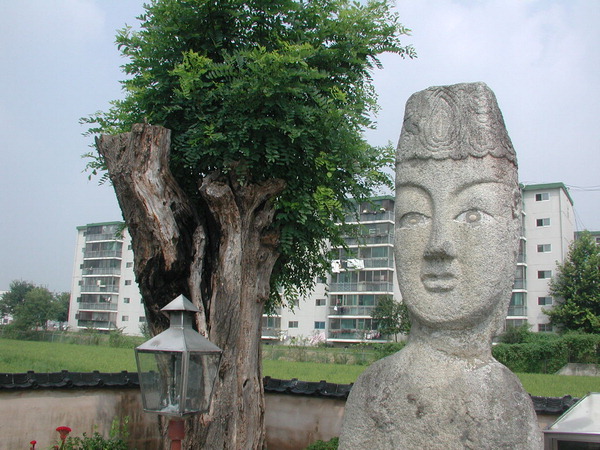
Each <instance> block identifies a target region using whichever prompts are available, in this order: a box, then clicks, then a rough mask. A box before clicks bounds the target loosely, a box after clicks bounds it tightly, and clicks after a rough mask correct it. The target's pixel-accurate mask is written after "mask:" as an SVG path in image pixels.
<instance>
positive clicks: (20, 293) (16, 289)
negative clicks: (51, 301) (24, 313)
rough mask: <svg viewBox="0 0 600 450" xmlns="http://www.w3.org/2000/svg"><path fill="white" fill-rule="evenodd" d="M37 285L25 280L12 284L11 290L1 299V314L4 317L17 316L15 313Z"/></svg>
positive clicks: (15, 281)
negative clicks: (6, 315) (8, 315)
mask: <svg viewBox="0 0 600 450" xmlns="http://www.w3.org/2000/svg"><path fill="white" fill-rule="evenodd" d="M34 288H35V285H34V284H32V283H30V282H28V281H23V280H14V281H12V282H11V283H10V286H9V290H8V291H7V292H5V293H4V294H3V295H2V297H1V298H0V313H1V314H2V315H5V314H10V315H11V316H14V315H15V311H16V310H17V308H18V307H19V305H21V304H22V303H23V302H24V301H25V296H26V295H27V293H28V292H29V291H31V290H32V289H34Z"/></svg>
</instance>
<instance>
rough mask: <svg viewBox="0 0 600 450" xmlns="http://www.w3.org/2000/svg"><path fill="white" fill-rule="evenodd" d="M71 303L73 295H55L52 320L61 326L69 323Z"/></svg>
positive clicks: (66, 293)
mask: <svg viewBox="0 0 600 450" xmlns="http://www.w3.org/2000/svg"><path fill="white" fill-rule="evenodd" d="M70 301H71V294H70V293H69V292H61V293H59V294H55V295H54V301H53V303H52V314H51V317H50V320H55V321H57V322H59V323H60V324H61V329H62V324H63V323H65V322H68V320H69V303H70Z"/></svg>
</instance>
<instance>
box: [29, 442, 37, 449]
mask: <svg viewBox="0 0 600 450" xmlns="http://www.w3.org/2000/svg"><path fill="white" fill-rule="evenodd" d="M30 444H31V450H35V444H37V441H31V442H30Z"/></svg>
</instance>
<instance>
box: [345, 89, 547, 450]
mask: <svg viewBox="0 0 600 450" xmlns="http://www.w3.org/2000/svg"><path fill="white" fill-rule="evenodd" d="M519 195H520V193H519V188H518V178H517V170H516V157H515V153H514V150H513V148H512V144H511V143H510V139H509V138H508V134H507V133H506V129H505V126H504V122H503V120H502V115H501V113H500V110H499V109H498V106H497V104H496V100H495V97H494V95H493V93H492V92H491V90H489V88H488V87H487V86H486V85H485V84H483V83H473V84H459V85H454V86H445V87H436V88H430V89H427V90H425V91H421V92H418V93H416V94H415V95H413V96H412V97H411V98H410V99H409V101H408V103H407V110H406V115H405V120H404V126H403V129H402V135H401V137H400V143H399V146H398V161H397V172H396V212H395V214H396V229H395V239H396V243H395V256H396V267H397V276H398V281H399V284H400V291H401V292H402V297H403V301H404V302H405V303H406V305H407V307H408V309H409V313H410V316H411V320H412V324H413V326H412V329H411V333H410V337H409V342H408V344H407V346H406V347H405V348H404V350H402V351H401V352H398V353H397V354H395V355H392V356H390V357H388V358H385V359H383V360H381V361H378V362H377V363H375V364H373V365H372V366H371V367H370V368H369V369H368V370H367V371H365V372H364V373H363V375H362V376H361V377H360V378H359V379H358V380H357V382H356V384H355V385H354V387H353V389H352V391H351V393H350V397H349V399H348V402H347V405H346V412H345V418H344V425H343V428H342V433H341V437H340V448H342V449H353V450H354V449H363V448H364V449H366V448H369V449H371V448H378V449H414V448H423V449H538V448H541V447H542V443H541V433H540V431H539V429H538V426H537V422H536V417H535V412H534V410H533V405H532V402H531V400H530V398H529V396H528V394H527V393H526V392H525V391H524V390H523V388H522V386H521V384H520V382H519V380H518V378H517V377H516V376H515V375H513V374H512V373H511V372H510V371H509V370H508V369H507V368H506V367H504V366H503V365H502V364H500V363H498V362H497V361H496V360H494V358H493V357H492V356H491V340H492V337H493V336H494V335H495V334H496V333H497V332H498V331H499V329H500V327H501V326H502V323H503V321H504V318H505V317H506V311H507V308H508V303H509V301H510V296H511V288H512V283H513V278H514V268H515V263H516V256H517V248H518V240H519V227H520V215H521V211H520V201H519Z"/></svg>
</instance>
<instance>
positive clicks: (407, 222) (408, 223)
mask: <svg viewBox="0 0 600 450" xmlns="http://www.w3.org/2000/svg"><path fill="white" fill-rule="evenodd" d="M428 219H429V217H427V216H426V215H425V214H421V213H418V212H409V213H406V214H404V215H403V216H402V217H401V218H400V223H399V225H400V228H413V227H418V226H420V225H424V224H425V223H427V220H428Z"/></svg>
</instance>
